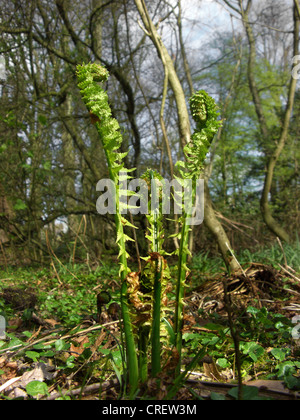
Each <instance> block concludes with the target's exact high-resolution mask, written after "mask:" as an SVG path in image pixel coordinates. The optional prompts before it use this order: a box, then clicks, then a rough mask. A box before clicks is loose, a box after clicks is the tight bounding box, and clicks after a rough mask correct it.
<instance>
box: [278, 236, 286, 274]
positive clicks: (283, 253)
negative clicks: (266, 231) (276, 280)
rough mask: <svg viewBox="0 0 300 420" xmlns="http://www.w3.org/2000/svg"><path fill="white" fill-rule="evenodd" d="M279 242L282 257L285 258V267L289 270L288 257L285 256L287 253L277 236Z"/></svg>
mask: <svg viewBox="0 0 300 420" xmlns="http://www.w3.org/2000/svg"><path fill="white" fill-rule="evenodd" d="M276 239H277V242H278V243H279V246H280V248H281V251H282V255H283V258H284V265H285V267H286V268H287V267H288V263H287V259H286V255H285V252H284V249H283V246H282V243H281V240H280V239H279V238H278V236H277V238H276Z"/></svg>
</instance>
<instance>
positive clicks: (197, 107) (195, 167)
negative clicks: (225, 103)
mask: <svg viewBox="0 0 300 420" xmlns="http://www.w3.org/2000/svg"><path fill="white" fill-rule="evenodd" d="M190 109H191V113H192V117H193V119H194V121H195V123H196V129H195V131H194V134H193V135H192V137H191V141H190V142H189V143H188V144H187V145H186V146H185V148H184V153H185V156H186V161H185V162H181V163H179V165H180V166H181V167H182V166H183V167H184V168H185V169H186V171H185V172H182V171H180V172H181V175H184V174H185V175H184V176H185V177H188V178H193V177H199V175H200V173H201V170H202V169H203V163H204V161H205V158H206V155H207V153H208V151H209V147H210V145H211V142H212V140H213V138H214V136H215V134H216V133H217V132H218V130H219V128H220V126H221V125H222V121H220V120H218V116H219V112H218V107H217V105H216V103H215V101H214V99H213V98H212V97H211V96H209V95H208V94H207V93H206V92H205V91H204V90H200V91H199V92H197V93H195V94H194V95H193V96H192V97H191V99H190Z"/></svg>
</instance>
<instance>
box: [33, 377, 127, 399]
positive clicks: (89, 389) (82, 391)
mask: <svg viewBox="0 0 300 420" xmlns="http://www.w3.org/2000/svg"><path fill="white" fill-rule="evenodd" d="M118 384H119V381H118V379H112V380H109V381H106V382H99V383H97V384H92V385H88V386H86V387H84V388H82V387H81V388H76V389H71V390H69V391H65V392H63V391H62V392H55V393H53V394H52V395H49V397H46V398H41V400H47V401H53V400H56V398H59V397H75V396H76V395H89V394H93V393H94V392H97V391H99V390H101V391H102V390H103V391H106V390H108V389H110V388H113V387H115V386H118Z"/></svg>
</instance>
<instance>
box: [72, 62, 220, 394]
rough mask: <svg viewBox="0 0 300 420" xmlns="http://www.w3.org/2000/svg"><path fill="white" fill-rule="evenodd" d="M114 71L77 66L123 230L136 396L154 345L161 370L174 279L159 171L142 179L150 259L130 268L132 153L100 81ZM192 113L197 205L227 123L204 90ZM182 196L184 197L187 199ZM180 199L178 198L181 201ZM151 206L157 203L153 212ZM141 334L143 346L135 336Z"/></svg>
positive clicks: (181, 166)
mask: <svg viewBox="0 0 300 420" xmlns="http://www.w3.org/2000/svg"><path fill="white" fill-rule="evenodd" d="M108 76H109V74H108V71H107V70H106V69H105V68H104V67H102V66H100V65H97V64H86V65H85V64H84V65H78V66H77V78H78V86H79V88H80V92H81V95H82V98H83V100H84V102H85V104H86V106H87V108H88V110H89V112H90V115H91V119H92V122H93V123H94V124H95V126H96V129H97V131H98V134H99V137H100V140H101V142H102V145H103V149H104V151H105V155H106V160H107V167H108V172H109V177H110V179H111V181H112V183H113V185H114V188H115V224H116V230H117V240H116V242H117V244H118V247H119V261H120V278H121V310H122V318H123V328H124V334H125V344H126V360H127V371H128V377H129V386H130V395H131V396H133V395H134V394H135V393H136V391H137V389H138V385H139V382H141V383H143V382H145V381H146V380H147V377H148V371H149V363H148V353H149V348H150V345H149V341H151V369H152V376H153V377H155V376H157V375H158V374H159V372H160V371H161V359H162V344H163V343H166V342H167V339H166V336H167V332H166V327H165V324H164V323H163V322H162V320H163V318H164V317H165V316H166V311H167V296H166V291H167V285H168V282H169V279H170V273H169V268H168V265H167V262H166V260H165V259H164V254H165V252H164V250H163V241H164V239H163V238H164V232H163V217H162V208H161V206H162V204H161V202H162V200H161V198H162V197H161V194H162V192H161V184H162V183H163V179H162V177H161V176H160V175H159V174H158V173H157V172H156V171H153V170H148V171H146V173H145V174H144V175H143V176H142V178H143V179H144V180H145V181H146V182H147V184H148V187H149V188H148V190H149V197H148V205H149V209H148V210H149V211H148V216H147V217H148V221H149V229H148V230H149V234H148V235H147V238H148V239H149V241H150V255H149V256H148V258H147V259H146V261H147V262H146V265H145V267H144V269H143V271H142V273H136V272H131V270H130V269H129V267H128V265H127V259H128V257H129V255H128V254H127V251H126V242H127V241H128V240H132V239H131V238H130V237H128V236H127V235H126V234H125V231H124V228H125V226H129V227H131V228H134V226H133V225H132V224H131V223H129V222H128V220H127V219H126V218H124V217H123V216H122V210H124V209H125V208H126V210H127V209H128V208H129V207H128V205H127V201H126V200H125V202H123V201H122V200H120V196H122V193H123V195H124V194H125V195H126V197H127V196H128V195H130V191H127V190H126V191H122V188H124V187H122V185H123V184H124V181H127V179H128V178H129V175H128V172H129V170H128V169H125V168H124V163H123V160H124V158H125V156H126V155H127V153H119V152H118V150H119V149H120V146H121V143H122V136H121V133H120V127H119V124H118V122H117V121H116V120H115V119H114V118H113V117H112V114H111V109H110V107H109V104H108V97H107V94H106V92H105V91H104V90H103V89H102V87H101V86H100V85H99V83H103V82H105V81H106V80H107V79H108ZM190 106H191V112H192V115H193V118H194V120H195V122H196V130H195V132H194V134H193V136H192V137H191V142H190V143H189V144H188V145H187V146H186V147H185V149H184V154H185V158H186V159H185V161H184V162H178V163H177V167H178V171H179V175H180V176H179V177H177V180H178V182H179V183H180V184H181V185H182V186H185V180H191V181H192V185H193V188H192V190H193V201H194V199H195V195H196V193H195V192H196V181H197V180H198V178H199V177H200V174H201V171H202V167H203V162H204V160H205V157H206V154H207V152H208V149H209V146H210V143H211V141H212V139H213V137H214V135H215V134H216V132H217V131H218V128H219V126H220V124H221V122H220V121H217V118H218V112H217V107H216V104H215V102H214V100H213V99H212V98H211V97H210V96H208V95H207V94H206V92H204V91H200V92H198V93H196V94H195V95H193V97H192V98H191V100H190ZM181 198H182V197H181ZM177 199H178V197H177ZM151 202H154V203H157V205H156V206H155V208H154V209H153V208H151ZM190 217H192V215H191V214H190V210H189V209H188V208H183V214H182V217H181V218H180V223H181V232H180V233H179V235H178V236H179V238H180V248H179V251H178V256H179V259H178V277H177V285H176V308H175V321H174V333H175V334H174V336H175V346H176V349H177V353H178V357H179V363H178V365H177V366H178V370H177V376H178V377H179V373H180V364H181V363H180V361H181V346H182V344H181V343H182V326H183V298H184V289H185V279H186V274H187V272H188V267H187V256H188V255H189V249H188V239H189V219H190ZM136 336H137V348H136V342H135V338H136Z"/></svg>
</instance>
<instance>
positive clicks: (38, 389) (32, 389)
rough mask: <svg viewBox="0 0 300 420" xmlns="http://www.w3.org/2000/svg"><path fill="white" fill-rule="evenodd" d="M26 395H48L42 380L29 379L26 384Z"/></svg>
mask: <svg viewBox="0 0 300 420" xmlns="http://www.w3.org/2000/svg"><path fill="white" fill-rule="evenodd" d="M26 392H27V394H28V395H31V396H33V397H36V396H37V395H49V392H48V387H47V385H46V384H45V383H44V382H40V381H31V382H29V384H27V385H26Z"/></svg>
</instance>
